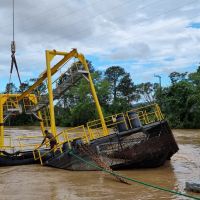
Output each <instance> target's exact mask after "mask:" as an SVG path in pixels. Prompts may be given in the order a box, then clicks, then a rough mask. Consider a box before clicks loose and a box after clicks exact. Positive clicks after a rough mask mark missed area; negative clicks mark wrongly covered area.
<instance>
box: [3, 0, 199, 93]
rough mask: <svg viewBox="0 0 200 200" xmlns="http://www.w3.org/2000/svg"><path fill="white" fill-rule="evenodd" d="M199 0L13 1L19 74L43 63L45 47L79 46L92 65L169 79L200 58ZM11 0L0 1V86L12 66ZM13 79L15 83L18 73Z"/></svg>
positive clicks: (31, 73)
mask: <svg viewBox="0 0 200 200" xmlns="http://www.w3.org/2000/svg"><path fill="white" fill-rule="evenodd" d="M199 13H200V0H162V1H160V0H143V1H141V0H123V1H122V0H73V1H69V0H56V1H49V0H35V1H33V0H15V41H16V44H17V53H16V57H17V61H18V65H19V69H20V73H21V76H22V79H23V80H24V81H25V80H27V79H29V78H31V77H37V76H38V75H39V74H40V73H41V72H42V71H43V70H44V67H45V49H56V50H64V51H70V50H71V49H72V48H77V49H78V51H79V52H82V53H83V54H84V55H85V56H86V58H87V59H89V60H91V61H92V63H93V65H94V66H95V68H96V69H100V70H105V69H106V68H107V67H109V66H111V65H120V66H123V67H124V68H125V70H126V71H127V72H129V73H130V74H131V76H132V77H133V80H134V82H135V83H140V82H142V81H152V82H156V81H158V80H157V79H156V78H155V77H154V74H159V75H161V76H162V81H163V84H168V83H169V79H168V74H169V73H170V72H172V71H178V72H185V71H188V72H192V71H195V70H196V68H197V66H198V63H199V62H200V15H199ZM11 40H12V0H0V90H3V88H5V84H6V82H8V79H9V70H10V42H11ZM12 80H13V81H14V82H16V83H17V78H16V73H14V74H13V78H12Z"/></svg>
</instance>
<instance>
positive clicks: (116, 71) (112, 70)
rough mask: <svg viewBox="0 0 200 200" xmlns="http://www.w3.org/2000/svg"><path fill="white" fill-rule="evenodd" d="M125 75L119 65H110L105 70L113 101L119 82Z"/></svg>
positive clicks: (115, 97)
mask: <svg viewBox="0 0 200 200" xmlns="http://www.w3.org/2000/svg"><path fill="white" fill-rule="evenodd" d="M125 75H126V73H125V71H124V69H123V68H122V67H120V66H112V67H109V68H108V69H107V70H106V71H105V78H106V79H107V80H108V81H109V82H110V87H111V92H112V95H113V101H116V99H117V92H118V88H119V84H120V82H121V79H122V78H123V77H124V76H125Z"/></svg>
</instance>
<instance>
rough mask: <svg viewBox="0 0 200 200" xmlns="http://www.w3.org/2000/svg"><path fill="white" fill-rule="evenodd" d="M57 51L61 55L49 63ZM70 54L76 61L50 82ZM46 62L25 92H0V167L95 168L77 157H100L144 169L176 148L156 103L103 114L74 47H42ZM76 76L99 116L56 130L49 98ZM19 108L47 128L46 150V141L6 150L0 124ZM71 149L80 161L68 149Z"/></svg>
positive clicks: (110, 163)
mask: <svg viewBox="0 0 200 200" xmlns="http://www.w3.org/2000/svg"><path fill="white" fill-rule="evenodd" d="M56 56H60V57H61V59H60V60H59V61H58V62H57V63H56V64H55V65H54V66H51V63H52V62H51V61H52V60H53V59H54V57H56ZM71 58H76V59H78V60H79V61H78V62H76V63H73V64H72V65H71V66H70V67H69V68H68V69H67V71H65V72H64V73H62V74H61V75H59V76H57V77H56V78H55V79H54V80H53V81H52V78H53V76H54V75H55V74H56V73H57V72H59V71H60V69H61V68H62V67H63V66H64V65H65V64H66V63H67V62H68V61H69V59H71ZM46 62H47V68H46V70H45V71H44V72H43V73H42V74H41V76H40V77H39V78H38V79H37V80H36V82H35V83H34V84H33V85H32V86H30V87H29V88H28V89H27V90H26V91H24V92H23V93H20V94H0V151H1V152H0V166H7V165H22V164H33V163H41V164H42V165H46V166H52V167H57V168H61V169H69V170H96V168H94V167H92V166H91V165H88V164H86V163H84V162H82V161H83V160H84V161H89V162H90V161H92V162H95V163H96V164H97V165H98V162H104V163H106V165H107V166H109V167H111V168H112V169H125V168H129V169H131V168H141V167H142V168H147V167H158V166H161V165H163V164H164V163H165V161H166V160H169V159H170V158H171V156H172V155H173V154H174V153H176V152H177V151H178V146H177V144H176V141H175V139H174V137H173V134H172V132H171V130H170V128H169V126H168V123H167V122H166V120H165V119H164V117H163V115H162V113H161V111H160V108H159V106H158V105H157V104H152V105H147V104H144V105H143V106H141V107H135V108H133V109H132V110H130V111H127V112H126V113H118V114H113V115H111V116H108V117H104V116H103V112H102V110H101V106H100V104H99V101H98V97H97V94H96V91H95V87H94V84H93V81H92V77H91V74H90V72H89V68H88V65H87V62H86V60H85V58H84V56H83V55H82V54H79V53H78V52H77V50H76V49H73V50H72V51H71V52H59V51H56V50H52V51H48V50H47V51H46ZM77 63H78V64H77ZM81 78H85V80H86V81H87V82H88V84H89V86H90V89H91V96H92V97H93V100H94V103H95V105H96V108H97V112H98V116H99V119H97V120H94V121H91V122H88V123H87V124H86V125H81V126H78V127H74V128H70V129H66V130H63V131H61V132H60V133H57V131H56V124H55V116H54V103H56V102H57V101H58V100H59V99H60V98H61V97H62V95H63V94H64V93H65V92H66V91H67V90H69V89H70V88H71V87H73V86H74V85H75V84H76V83H77V82H79V80H80V79H81ZM41 86H42V87H41ZM41 88H43V90H42V91H41ZM38 91H39V92H38ZM86 112H87V111H86ZM21 113H25V114H27V115H32V116H33V117H35V118H36V119H37V120H38V121H39V123H40V127H41V133H44V130H45V129H47V130H49V129H50V132H51V133H52V134H53V135H54V137H55V139H56V140H57V145H56V146H55V147H54V148H53V149H50V145H49V141H46V142H45V143H44V144H43V145H42V146H41V145H40V146H39V144H37V145H35V146H34V147H33V149H32V151H29V150H27V149H26V147H27V145H21V144H20V148H21V149H20V153H18V154H16V152H14V154H13V155H11V154H10V155H9V154H7V153H6V151H5V150H7V149H8V148H11V149H13V146H12V145H9V146H5V143H4V124H5V122H6V120H7V119H8V118H9V117H10V116H12V115H15V116H16V115H18V114H21ZM40 137H41V135H40ZM30 139H31V140H33V139H34V138H33V137H32V136H31V137H30ZM40 141H41V140H40ZM72 151H73V153H74V155H75V154H76V155H78V156H79V158H81V159H82V161H81V159H77V158H76V157H75V156H73V155H72V154H70V152H72Z"/></svg>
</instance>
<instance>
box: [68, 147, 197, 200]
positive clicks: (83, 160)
mask: <svg viewBox="0 0 200 200" xmlns="http://www.w3.org/2000/svg"><path fill="white" fill-rule="evenodd" d="M69 154H70V155H72V156H74V157H75V158H76V159H78V160H80V161H82V162H84V163H86V164H88V165H90V166H92V167H95V168H96V169H98V170H101V171H103V172H106V173H108V174H111V175H114V176H119V177H121V178H123V179H125V180H127V181H131V182H135V183H138V184H140V185H144V186H147V187H151V188H154V189H157V190H162V191H165V192H169V193H172V194H176V195H179V196H184V197H188V198H190V199H196V200H200V197H195V196H192V195H187V194H184V193H181V192H178V191H176V190H170V189H167V188H163V187H160V186H157V185H152V184H150V183H145V182H143V181H139V180H136V179H133V178H129V177H126V176H122V175H120V174H117V173H115V172H111V171H108V170H106V169H103V168H101V167H99V166H97V165H95V164H94V163H92V162H88V161H87V160H85V159H83V158H81V157H80V156H78V155H76V154H74V153H73V152H72V151H69Z"/></svg>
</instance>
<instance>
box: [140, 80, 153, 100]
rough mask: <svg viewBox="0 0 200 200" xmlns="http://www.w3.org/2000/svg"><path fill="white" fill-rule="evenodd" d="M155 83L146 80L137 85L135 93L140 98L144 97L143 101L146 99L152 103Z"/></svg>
mask: <svg viewBox="0 0 200 200" xmlns="http://www.w3.org/2000/svg"><path fill="white" fill-rule="evenodd" d="M155 86H156V84H153V83H150V82H146V83H141V84H139V85H137V93H138V95H139V96H140V99H142V98H143V99H144V101H147V102H148V103H152V102H153V101H155V98H154V90H155Z"/></svg>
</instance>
